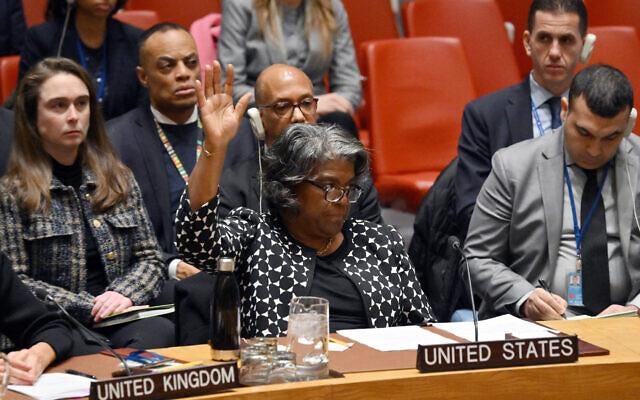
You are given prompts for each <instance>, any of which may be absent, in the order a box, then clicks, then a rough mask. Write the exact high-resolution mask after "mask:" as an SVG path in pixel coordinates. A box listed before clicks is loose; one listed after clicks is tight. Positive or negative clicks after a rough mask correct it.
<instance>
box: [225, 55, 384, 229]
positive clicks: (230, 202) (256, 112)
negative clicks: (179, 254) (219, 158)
mask: <svg viewBox="0 0 640 400" xmlns="http://www.w3.org/2000/svg"><path fill="white" fill-rule="evenodd" d="M255 100H256V107H255V108H252V109H250V110H249V111H248V112H247V114H248V115H249V120H250V121H251V122H250V124H251V126H249V122H247V121H243V124H242V125H241V126H240V128H239V131H238V135H237V136H236V140H238V139H237V138H239V137H240V138H241V137H245V136H246V135H247V132H248V131H253V133H254V134H255V136H256V140H257V141H258V142H259V143H258V145H256V146H255V147H254V148H255V149H256V151H255V152H254V153H253V154H251V155H250V156H249V157H246V158H245V159H244V160H242V161H241V162H237V163H231V162H229V163H228V164H226V165H227V166H226V167H225V171H224V173H223V174H222V178H221V180H220V204H219V206H218V213H219V214H220V215H222V216H226V215H227V214H228V213H229V212H230V211H231V210H233V209H234V208H237V207H247V208H250V209H252V210H254V211H258V212H263V211H267V210H266V205H264V204H262V203H263V202H262V189H261V183H262V181H261V165H262V162H261V152H262V151H263V150H264V149H266V148H269V147H270V146H271V144H272V143H273V142H274V141H275V140H276V139H277V138H278V137H279V136H280V135H281V134H282V133H283V132H284V130H285V129H286V128H287V127H289V125H291V124H295V123H304V124H312V123H315V122H316V121H317V119H318V115H317V112H316V111H317V106H318V101H322V99H320V100H319V99H318V98H315V97H314V94H313V84H312V83H311V80H310V79H309V77H308V76H307V75H306V74H305V73H304V72H303V71H302V70H301V69H298V68H296V67H293V66H290V65H284V64H274V65H271V66H269V67H267V68H266V69H265V70H264V71H262V73H261V74H260V75H259V76H258V79H257V81H256V85H255ZM244 142H245V141H244V140H242V143H244ZM244 151H245V148H243V147H240V146H239V145H238V144H236V143H233V142H232V143H230V144H229V149H228V151H227V157H229V155H231V157H233V158H234V159H237V158H238V154H237V153H238V152H244ZM362 190H363V192H362V196H360V198H359V200H358V201H357V202H356V203H354V204H351V206H350V208H349V216H352V217H355V218H358V219H364V220H368V221H371V222H375V223H378V224H379V223H382V217H381V216H380V205H379V204H378V193H377V192H376V190H375V187H374V186H373V183H372V180H371V177H368V179H367V180H366V181H365V182H364V184H363V187H362Z"/></svg>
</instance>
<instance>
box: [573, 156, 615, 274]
mask: <svg viewBox="0 0 640 400" xmlns="http://www.w3.org/2000/svg"><path fill="white" fill-rule="evenodd" d="M610 166H611V163H610V162H609V163H607V165H606V167H605V169H604V172H603V174H602V182H600V183H599V184H598V192H597V193H596V197H595V199H594V200H593V204H592V205H591V208H590V209H589V213H588V214H587V216H586V217H585V219H584V224H583V226H582V228H581V227H580V224H579V223H578V213H577V212H576V203H575V200H574V197H573V187H572V186H571V178H570V177H569V167H568V166H567V161H566V159H565V160H564V180H565V182H566V184H567V191H568V192H569V203H570V205H571V214H572V217H573V232H574V234H575V237H576V253H577V254H576V255H577V256H578V260H577V261H578V262H577V263H576V265H577V267H578V269H580V267H581V265H582V238H583V237H584V234H585V232H587V229H588V228H589V224H590V223H591V219H592V218H593V214H594V213H595V211H596V208H597V207H598V203H599V202H600V198H601V197H602V188H603V187H604V183H605V181H606V180H607V175H608V174H609V167H610ZM585 185H586V183H585Z"/></svg>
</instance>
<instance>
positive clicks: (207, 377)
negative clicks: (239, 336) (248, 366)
mask: <svg viewBox="0 0 640 400" xmlns="http://www.w3.org/2000/svg"><path fill="white" fill-rule="evenodd" d="M237 386H240V384H239V381H238V366H237V363H235V362H231V363H223V364H216V365H208V366H205V367H195V368H188V369H182V370H177V371H172V372H164V373H153V374H148V375H134V376H127V377H124V378H115V379H109V380H103V381H97V382H92V383H91V393H90V395H89V399H90V400H124V399H143V400H152V399H173V398H180V397H187V396H197V395H201V394H207V393H213V392H217V391H220V390H224V389H229V388H233V387H237Z"/></svg>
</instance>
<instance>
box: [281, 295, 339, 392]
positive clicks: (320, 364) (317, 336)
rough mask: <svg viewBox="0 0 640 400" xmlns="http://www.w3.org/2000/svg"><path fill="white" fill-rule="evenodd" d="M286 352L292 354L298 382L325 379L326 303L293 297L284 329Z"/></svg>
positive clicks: (322, 300) (324, 301)
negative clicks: (287, 323)
mask: <svg viewBox="0 0 640 400" xmlns="http://www.w3.org/2000/svg"><path fill="white" fill-rule="evenodd" d="M287 342H288V346H289V349H288V350H289V351H291V352H294V353H295V354H296V375H297V378H298V380H301V381H309V380H315V379H322V378H327V377H328V376H329V301H328V300H327V299H323V298H321V297H307V296H303V297H294V298H293V299H292V300H291V305H290V308H289V326H288V329H287Z"/></svg>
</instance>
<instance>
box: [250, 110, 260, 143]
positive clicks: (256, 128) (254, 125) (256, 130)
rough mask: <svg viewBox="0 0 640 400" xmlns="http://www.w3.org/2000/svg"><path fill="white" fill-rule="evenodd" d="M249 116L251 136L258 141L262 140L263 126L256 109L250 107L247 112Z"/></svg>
mask: <svg viewBox="0 0 640 400" xmlns="http://www.w3.org/2000/svg"><path fill="white" fill-rule="evenodd" d="M247 115H249V121H250V122H251V129H252V130H253V134H254V135H255V136H256V138H257V139H258V140H264V126H263V125H262V118H261V117H260V111H258V109H257V108H255V107H252V108H250V109H249V110H247Z"/></svg>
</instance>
